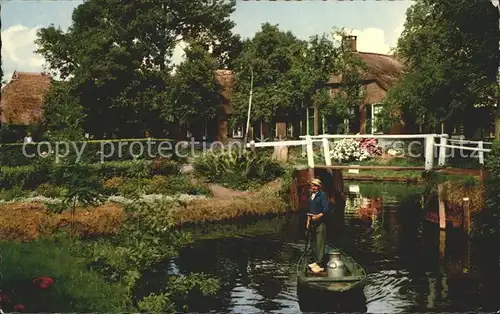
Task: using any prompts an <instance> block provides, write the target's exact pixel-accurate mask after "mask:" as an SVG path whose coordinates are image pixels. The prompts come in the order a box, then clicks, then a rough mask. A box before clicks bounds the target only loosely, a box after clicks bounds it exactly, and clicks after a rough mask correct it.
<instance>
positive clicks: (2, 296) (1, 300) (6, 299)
mask: <svg viewBox="0 0 500 314" xmlns="http://www.w3.org/2000/svg"><path fill="white" fill-rule="evenodd" d="M9 301H10V297H9V296H8V295H6V294H5V293H0V303H8V302H9Z"/></svg>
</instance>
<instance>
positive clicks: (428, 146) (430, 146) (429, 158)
mask: <svg viewBox="0 0 500 314" xmlns="http://www.w3.org/2000/svg"><path fill="white" fill-rule="evenodd" d="M433 164H434V134H427V135H426V136H425V170H426V171H429V170H432V167H433Z"/></svg>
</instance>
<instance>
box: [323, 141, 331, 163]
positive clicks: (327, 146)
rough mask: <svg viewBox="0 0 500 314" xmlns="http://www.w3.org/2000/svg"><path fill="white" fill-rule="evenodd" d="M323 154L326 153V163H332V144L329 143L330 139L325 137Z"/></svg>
mask: <svg viewBox="0 0 500 314" xmlns="http://www.w3.org/2000/svg"><path fill="white" fill-rule="evenodd" d="M322 141H323V154H324V155H325V164H326V165H327V166H331V165H332V158H331V157H330V145H329V143H328V139H327V138H326V137H323V140H322Z"/></svg>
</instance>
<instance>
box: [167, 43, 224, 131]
mask: <svg viewBox="0 0 500 314" xmlns="http://www.w3.org/2000/svg"><path fill="white" fill-rule="evenodd" d="M207 49H208V47H206V46H204V45H203V44H201V43H199V42H193V43H191V44H190V46H189V47H188V48H187V49H186V61H184V62H183V63H181V64H180V65H179V66H178V68H177V69H176V72H175V75H174V77H173V80H172V88H171V91H170V94H169V98H170V102H171V104H170V105H167V106H165V107H164V108H163V114H164V116H165V119H166V120H169V119H170V120H171V119H173V120H171V121H178V122H177V123H179V122H180V123H187V124H188V125H189V129H190V130H191V132H192V133H193V135H194V136H195V138H201V135H202V134H203V133H204V131H205V129H204V126H205V125H207V123H210V122H213V121H215V120H216V118H217V117H218V116H219V115H220V105H221V95H220V92H221V87H220V86H219V83H218V82H217V80H216V79H215V70H217V62H216V59H215V58H213V57H212V56H211V55H210V53H209V52H208V50H207Z"/></svg>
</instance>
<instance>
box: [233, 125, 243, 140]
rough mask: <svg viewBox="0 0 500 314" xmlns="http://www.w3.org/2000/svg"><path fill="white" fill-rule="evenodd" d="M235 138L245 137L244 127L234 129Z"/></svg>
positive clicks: (237, 126) (239, 126) (238, 126)
mask: <svg viewBox="0 0 500 314" xmlns="http://www.w3.org/2000/svg"><path fill="white" fill-rule="evenodd" d="M232 135H233V136H232V137H233V138H242V137H243V125H241V124H238V125H236V126H235V127H234V128H233V134H232Z"/></svg>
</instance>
